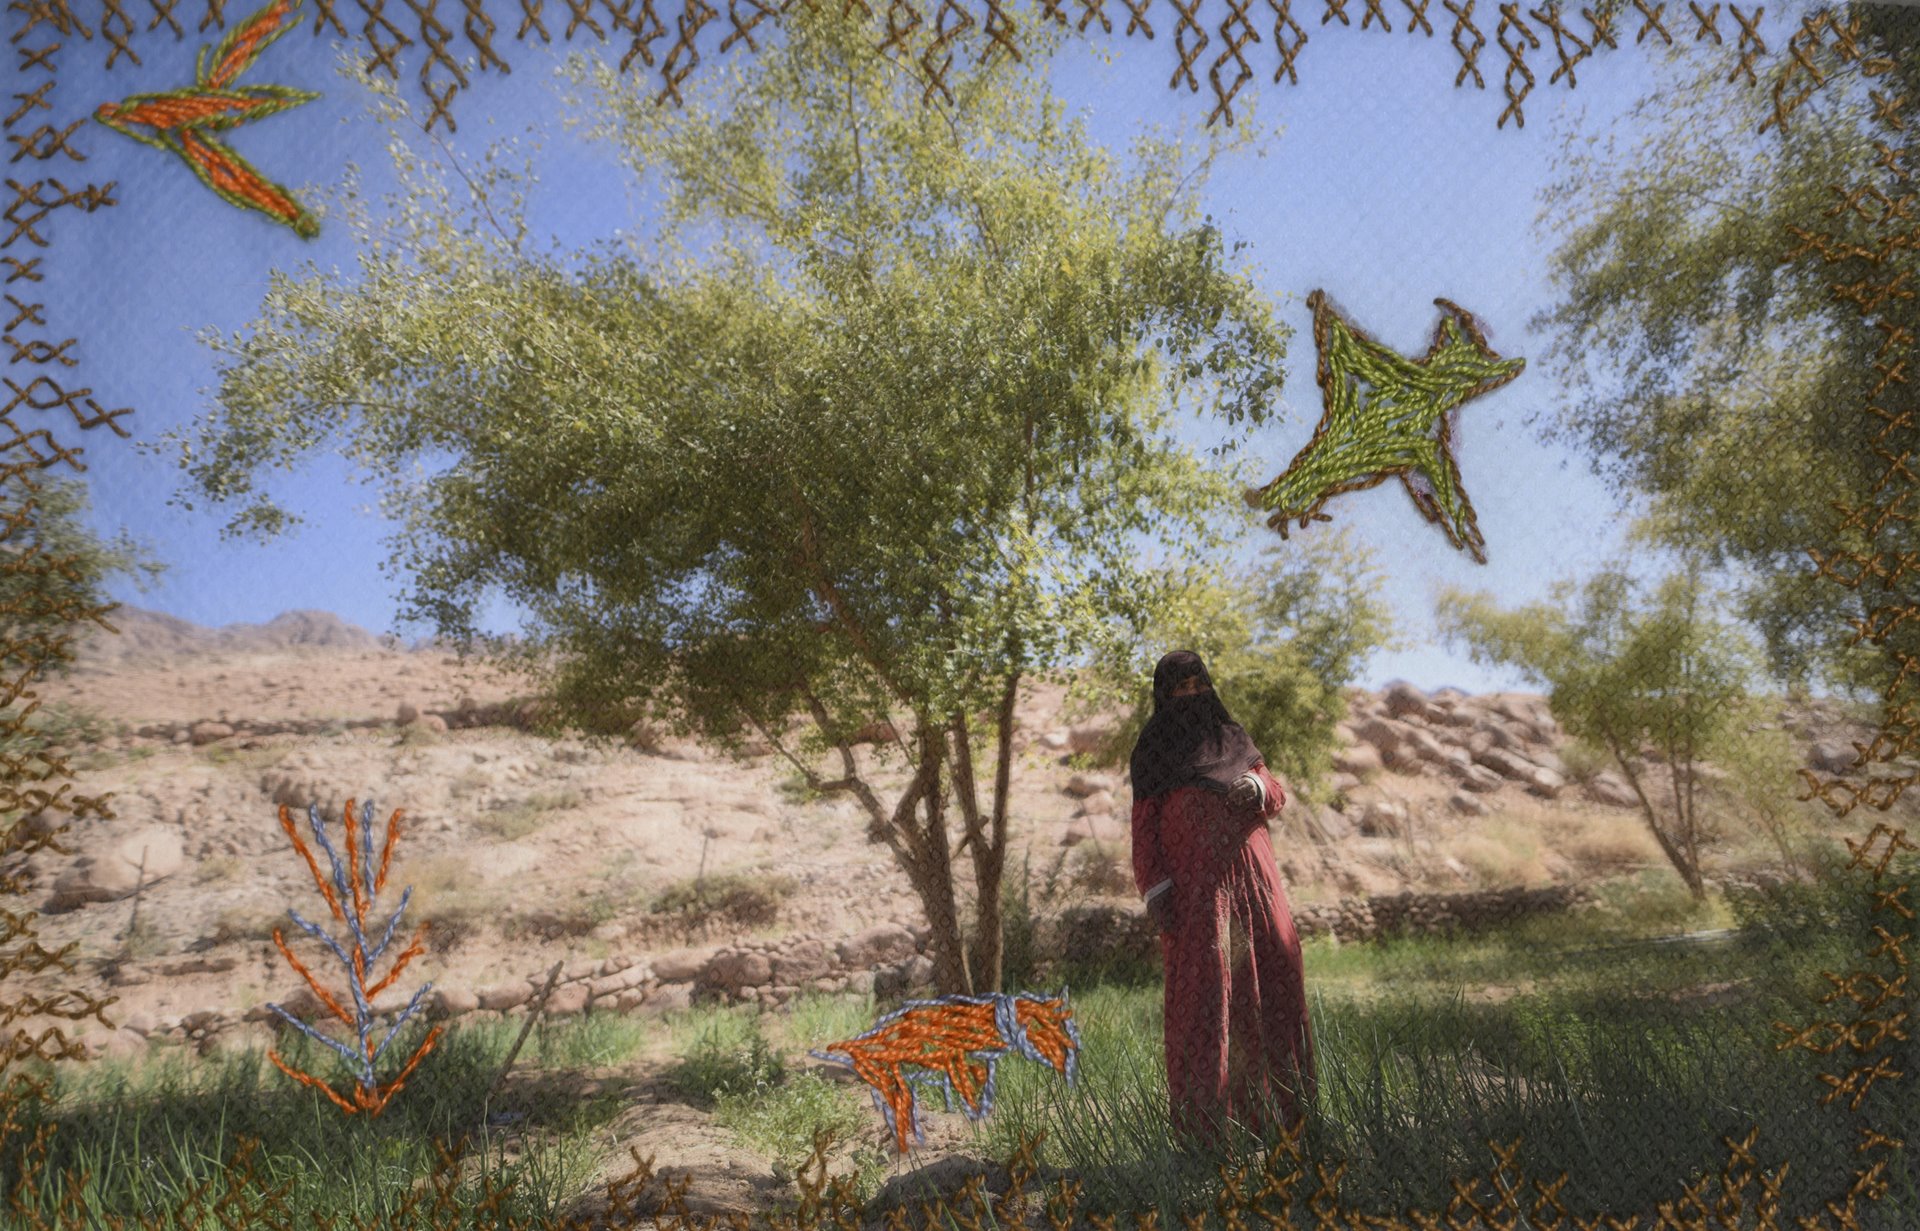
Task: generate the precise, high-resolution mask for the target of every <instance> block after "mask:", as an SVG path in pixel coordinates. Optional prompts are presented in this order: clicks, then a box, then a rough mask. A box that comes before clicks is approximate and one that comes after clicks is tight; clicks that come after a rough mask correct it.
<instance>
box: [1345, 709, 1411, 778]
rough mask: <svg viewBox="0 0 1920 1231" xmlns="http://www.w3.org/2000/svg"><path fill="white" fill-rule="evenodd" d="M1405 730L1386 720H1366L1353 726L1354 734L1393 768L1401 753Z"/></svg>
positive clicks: (1397, 724)
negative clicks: (1402, 736) (1402, 737)
mask: <svg viewBox="0 0 1920 1231" xmlns="http://www.w3.org/2000/svg"><path fill="white" fill-rule="evenodd" d="M1404 731H1405V728H1404V727H1402V726H1401V725H1400V724H1399V723H1397V722H1393V721H1391V720H1390V719H1386V718H1365V719H1362V720H1361V721H1359V722H1357V723H1355V724H1354V725H1353V733H1354V734H1355V735H1357V736H1359V737H1360V739H1361V740H1362V741H1363V742H1364V743H1367V744H1371V745H1372V746H1373V748H1374V750H1375V751H1377V752H1378V753H1379V754H1380V759H1381V761H1382V762H1384V763H1385V764H1386V765H1388V766H1391V765H1393V763H1394V758H1395V757H1397V756H1398V755H1399V752H1400V739H1401V735H1402V732H1404Z"/></svg>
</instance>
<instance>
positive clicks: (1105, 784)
mask: <svg viewBox="0 0 1920 1231" xmlns="http://www.w3.org/2000/svg"><path fill="white" fill-rule="evenodd" d="M1112 790H1113V779H1112V777H1110V776H1109V775H1107V774H1075V775H1074V776H1073V777H1072V778H1069V779H1068V780H1067V785H1066V792H1067V794H1069V795H1071V796H1073V797H1074V798H1076V799H1085V798H1086V797H1087V796H1089V795H1095V794H1098V793H1099V792H1101V791H1109V792H1110V791H1112Z"/></svg>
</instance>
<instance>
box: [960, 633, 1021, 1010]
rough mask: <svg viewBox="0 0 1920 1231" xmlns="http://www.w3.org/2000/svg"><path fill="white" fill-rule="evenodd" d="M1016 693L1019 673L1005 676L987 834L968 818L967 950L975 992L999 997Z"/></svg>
mask: <svg viewBox="0 0 1920 1231" xmlns="http://www.w3.org/2000/svg"><path fill="white" fill-rule="evenodd" d="M1019 691H1020V672H1018V671H1013V672H1009V673H1008V675H1007V683H1006V687H1005V688H1004V689H1003V690H1002V692H1001V695H1000V709H999V713H998V714H996V715H995V724H996V725H995V731H994V734H995V737H996V741H995V754H996V757H997V761H996V763H995V765H994V771H993V809H992V813H991V818H990V821H989V822H988V823H989V825H990V829H989V831H988V832H985V833H982V832H980V818H979V816H978V809H977V807H976V808H975V811H974V815H972V816H971V817H970V818H969V819H970V821H971V822H972V823H973V826H974V834H973V851H972V853H973V883H974V888H975V891H976V893H975V906H974V931H973V949H972V958H973V961H972V970H973V983H974V990H975V991H976V992H1001V991H1005V990H1007V989H1006V988H1005V987H1004V986H1003V985H1002V981H1003V980H1004V978H1005V971H1004V969H1003V966H1004V960H1005V954H1006V931H1005V922H1004V920H1003V919H1002V917H1001V913H1000V894H1001V887H1002V886H1003V885H1004V884H1005V879H1006V867H1007V797H1008V787H1009V785H1010V783H1011V780H1012V772H1013V711H1014V701H1015V699H1016V698H1017V697H1018V695H1019ZM965 731H966V727H965V724H964V721H963V722H962V724H961V725H960V727H959V734H958V735H957V736H956V739H957V740H958V742H959V747H958V751H959V752H960V758H959V759H960V762H961V763H963V764H965V765H966V767H967V770H966V773H967V782H966V790H967V797H968V798H972V797H973V787H974V781H973V750H972V745H971V742H970V741H968V740H967V738H966V734H965Z"/></svg>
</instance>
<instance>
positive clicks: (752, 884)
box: [649, 872, 793, 926]
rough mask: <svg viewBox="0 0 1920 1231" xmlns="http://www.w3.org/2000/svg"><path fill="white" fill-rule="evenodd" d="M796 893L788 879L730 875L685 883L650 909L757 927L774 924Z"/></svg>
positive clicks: (660, 897) (666, 892) (659, 896)
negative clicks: (784, 902) (782, 905)
mask: <svg viewBox="0 0 1920 1231" xmlns="http://www.w3.org/2000/svg"><path fill="white" fill-rule="evenodd" d="M791 892H793V881H792V880H791V879H789V878H787V877H784V876H744V875H741V874H740V873H737V872H730V873H726V874H723V875H719V876H708V877H700V878H696V879H694V880H689V881H681V882H680V883H679V884H676V885H673V886H670V887H669V888H667V889H664V890H662V891H661V892H660V893H658V894H657V895H655V897H654V899H653V903H652V905H651V907H650V908H649V909H651V910H652V911H653V913H654V914H656V915H676V914H677V915H683V916H686V917H687V918H688V920H689V921H697V920H703V919H708V918H715V917H724V918H726V919H729V920H732V921H733V922H736V923H742V924H748V925H753V926H758V925H764V924H768V923H772V922H773V921H774V920H775V919H776V918H778V917H779V914H780V902H781V900H782V899H784V898H785V897H786V896H787V895H788V894H789V893H791Z"/></svg>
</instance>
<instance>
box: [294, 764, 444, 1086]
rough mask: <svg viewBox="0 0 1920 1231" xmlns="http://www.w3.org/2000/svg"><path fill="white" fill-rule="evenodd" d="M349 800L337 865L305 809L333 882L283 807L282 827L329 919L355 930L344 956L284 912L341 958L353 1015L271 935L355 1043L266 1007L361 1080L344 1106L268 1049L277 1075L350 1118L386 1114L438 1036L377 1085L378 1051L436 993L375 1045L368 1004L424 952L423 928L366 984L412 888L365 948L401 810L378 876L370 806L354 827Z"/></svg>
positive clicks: (314, 810)
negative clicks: (377, 938) (344, 838)
mask: <svg viewBox="0 0 1920 1231" xmlns="http://www.w3.org/2000/svg"><path fill="white" fill-rule="evenodd" d="M353 803H354V801H353V800H351V799H349V800H348V801H347V806H346V808H345V809H344V811H343V815H342V818H341V819H342V821H343V822H344V824H345V827H346V831H347V858H346V862H345V863H342V862H341V860H340V855H339V853H338V852H336V851H335V850H334V849H333V843H331V842H329V841H328V840H327V830H326V826H325V825H323V824H322V823H321V820H320V809H319V807H318V806H317V805H313V806H309V807H308V808H307V820H308V822H309V824H311V825H312V827H313V837H314V840H315V841H316V842H318V843H319V844H320V849H322V850H324V851H325V852H326V853H327V860H328V862H329V863H330V864H331V865H332V868H333V876H332V879H331V880H329V879H328V878H327V877H325V876H322V875H321V873H320V864H319V862H318V861H316V860H315V859H314V857H313V852H312V851H311V850H310V849H309V848H308V847H307V844H306V843H305V842H303V841H301V839H300V834H299V833H298V832H297V831H296V830H295V828H294V824H293V814H292V812H291V811H289V810H288V808H287V806H286V805H285V804H282V805H280V828H282V829H284V830H286V831H287V837H289V838H291V839H293V847H294V849H295V850H297V851H299V852H300V855H301V857H302V858H304V859H305V860H306V861H307V868H308V870H309V871H311V872H312V873H313V883H314V884H315V885H317V886H319V889H320V896H322V897H324V898H325V899H326V900H327V906H328V907H329V908H330V909H331V910H332V911H333V917H334V918H335V919H337V920H339V921H340V922H342V923H345V924H346V925H347V928H348V930H349V931H350V932H351V933H352V936H353V952H352V954H351V955H349V954H348V953H347V951H346V950H344V949H342V948H341V947H340V945H339V943H338V942H337V941H335V940H334V938H333V937H332V936H330V935H328V934H327V933H326V931H325V930H323V929H322V928H321V927H319V926H318V925H317V924H314V923H310V922H308V921H307V920H305V919H302V918H301V917H300V914H299V912H298V911H295V910H288V911H287V914H288V915H290V916H292V918H293V921H294V922H295V923H297V924H299V925H300V926H301V928H303V929H304V930H306V931H307V932H308V933H309V934H311V935H312V936H314V937H315V938H316V939H318V940H319V941H320V942H321V943H322V944H324V945H326V946H327V948H329V949H331V950H333V955H334V956H335V957H336V958H338V959H339V960H340V965H341V966H342V967H343V968H344V969H345V970H346V972H347V988H348V990H349V991H350V992H351V993H352V997H353V1012H352V1013H348V1012H347V1010H346V1009H345V1008H344V1007H343V1006H342V1005H341V1003H340V1001H339V1000H338V999H337V998H335V997H334V996H333V994H332V993H330V992H328V991H327V989H326V988H324V987H322V986H320V983H319V981H318V980H317V979H315V978H314V977H313V975H312V973H311V972H309V971H308V970H307V968H306V966H305V965H304V964H303V963H302V962H301V961H300V959H299V958H297V957H295V956H294V954H293V950H291V949H289V948H287V942H286V941H285V940H283V939H282V938H281V935H280V929H278V928H275V929H274V930H273V943H274V945H275V946H276V947H277V948H279V950H280V954H281V956H282V957H285V958H286V959H287V964H288V965H289V966H291V967H293V968H294V969H295V970H296V971H298V972H300V977H301V978H303V979H305V980H306V981H307V986H308V987H310V988H312V989H313V994H314V995H315V996H317V997H319V999H320V1003H321V1004H322V1005H324V1006H326V1008H327V1010H328V1012H330V1013H331V1014H332V1015H333V1016H334V1017H336V1018H338V1019H339V1020H340V1021H341V1023H342V1024H344V1025H345V1026H347V1027H348V1028H349V1029H350V1030H352V1031H353V1032H354V1034H355V1035H356V1036H357V1040H358V1044H359V1046H358V1048H357V1049H356V1048H349V1047H348V1046H347V1045H346V1044H344V1043H340V1042H338V1041H336V1040H334V1039H330V1038H328V1037H327V1036H326V1035H324V1034H321V1033H320V1032H319V1031H317V1030H315V1029H314V1028H313V1027H311V1026H309V1025H307V1024H306V1023H305V1022H303V1021H301V1020H299V1019H298V1018H296V1017H294V1016H293V1015H292V1014H290V1013H288V1012H287V1011H286V1010H285V1009H284V1008H282V1007H281V1006H279V1005H277V1004H269V1005H268V1006H267V1008H269V1009H271V1010H273V1011H274V1012H275V1013H278V1014H279V1015H280V1016H281V1018H282V1019H284V1020H285V1021H287V1022H288V1023H289V1024H291V1025H292V1026H294V1027H295V1028H296V1029H298V1030H300V1031H301V1032H302V1033H304V1034H306V1035H307V1037H309V1038H311V1039H314V1040H315V1041H317V1042H319V1043H321V1044H323V1045H325V1046H327V1047H330V1048H332V1049H333V1050H334V1051H336V1052H339V1053H340V1055H341V1057H342V1058H344V1059H345V1060H346V1062H347V1063H348V1064H349V1065H351V1066H353V1068H354V1070H355V1071H356V1073H357V1075H358V1076H359V1078H360V1082H359V1084H358V1085H357V1086H355V1087H354V1090H353V1099H352V1101H351V1102H349V1101H348V1100H347V1099H346V1098H344V1097H343V1096H341V1095H339V1094H337V1093H335V1092H334V1090H333V1089H332V1088H331V1087H330V1086H328V1085H327V1084H326V1083H325V1082H323V1081H321V1080H320V1079H319V1078H318V1077H315V1076H313V1075H312V1074H309V1073H303V1072H301V1071H300V1070H298V1069H296V1068H293V1067H291V1066H289V1065H288V1064H287V1063H286V1061H284V1060H282V1059H281V1058H280V1056H279V1054H278V1053H277V1052H274V1051H271V1050H270V1051H268V1052H267V1059H269V1060H271V1061H273V1063H274V1065H275V1066H276V1067H278V1068H279V1070H280V1071H281V1072H283V1073H285V1074H286V1075H287V1076H289V1077H291V1078H293V1079H294V1080H295V1081H297V1082H300V1083H301V1084H303V1085H308V1086H312V1087H313V1088H314V1089H316V1090H318V1091H320V1092H321V1093H322V1094H324V1095H326V1096H327V1097H328V1098H330V1099H332V1100H333V1101H334V1103H335V1104H337V1105H338V1106H339V1107H340V1109H341V1110H342V1111H344V1112H346V1113H347V1114H348V1115H352V1114H354V1113H355V1112H358V1111H364V1112H367V1113H368V1114H370V1115H376V1116H377V1115H379V1114H380V1113H381V1112H382V1111H384V1110H385V1109H386V1106H387V1103H388V1101H389V1100H391V1099H392V1098H393V1096H394V1095H395V1094H397V1093H399V1091H400V1088H401V1087H402V1086H404V1085H405V1084H406V1081H407V1077H408V1076H409V1075H410V1074H411V1073H412V1072H413V1070H414V1066H416V1065H418V1064H419V1063H420V1061H421V1060H422V1059H423V1058H424V1057H425V1056H426V1054H427V1053H428V1052H430V1051H432V1050H433V1048H434V1044H435V1043H437V1042H438V1041H439V1039H440V1031H441V1027H439V1026H437V1025H436V1026H434V1027H433V1029H431V1030H429V1031H428V1032H427V1037H426V1038H425V1039H423V1040H422V1041H421V1043H420V1046H419V1048H418V1049H416V1050H415V1051H414V1053H413V1057H412V1058H411V1059H410V1060H408V1061H407V1063H406V1067H404V1068H403V1069H401V1070H400V1073H399V1075H398V1076H396V1077H395V1078H394V1079H393V1080H392V1081H389V1082H386V1083H385V1084H381V1083H379V1082H377V1081H376V1080H375V1078H374V1071H373V1066H374V1062H375V1061H376V1060H378V1059H379V1058H380V1053H381V1052H383V1051H385V1050H386V1048H387V1044H389V1043H391V1042H392V1041H393V1036H394V1035H395V1034H397V1033H399V1030H400V1027H401V1026H403V1025H405V1024H406V1022H407V1020H408V1019H409V1018H411V1017H412V1016H413V1015H414V1013H415V1012H416V1011H417V1010H418V1009H419V1007H420V1000H421V997H423V996H425V995H426V994H427V992H428V991H430V990H431V989H432V988H433V984H431V983H428V984H426V985H425V986H423V987H421V989H420V990H419V991H417V992H415V993H414V994H413V999H412V1000H411V1001H409V1002H408V1003H407V1007H406V1008H405V1009H403V1010H402V1011H401V1012H400V1014H399V1016H398V1017H396V1018H395V1019H394V1023H393V1026H392V1027H391V1028H390V1029H388V1031H387V1035H386V1038H384V1039H382V1040H381V1041H380V1043H379V1045H378V1046H375V1045H374V1042H373V1025H374V1021H373V1019H374V1012H373V1000H374V998H375V997H376V996H378V995H379V994H380V993H381V992H383V991H385V990H386V988H387V985H388V984H390V983H392V982H393V981H394V980H395V979H397V978H399V977H400V972H401V971H402V970H405V969H406V966H407V963H408V962H410V961H412V960H413V959H414V957H416V956H417V955H418V954H420V953H421V952H423V949H422V948H421V945H420V937H421V935H423V934H424V933H425V932H426V930H427V925H426V924H425V923H422V924H421V925H420V931H419V932H416V933H415V934H414V938H413V943H412V944H410V945H408V946H407V948H406V950H405V951H404V952H402V953H401V954H400V956H399V957H398V958H396V959H395V960H394V964H393V969H392V970H391V971H389V972H388V973H387V977H386V978H384V979H381V980H380V981H379V982H377V983H374V984H372V985H369V984H368V983H367V971H368V968H369V967H371V966H372V965H373V964H374V963H376V962H378V961H379V960H380V955H381V954H383V953H385V952H386V949H387V945H388V943H389V942H390V941H392V939H393V932H394V929H395V928H396V927H398V926H399V924H400V916H401V915H402V914H404V913H405V912H406V909H407V901H408V899H409V898H411V897H412V896H413V887H412V886H408V887H407V889H406V890H405V892H403V893H402V894H401V895H400V905H399V906H398V907H397V908H396V909H395V910H394V912H393V915H392V917H391V918H389V919H388V920H387V926H386V928H385V929H384V930H383V931H382V932H381V935H380V943H378V944H376V945H372V946H369V945H368V943H367V934H368V932H369V930H370V929H369V928H368V927H367V919H368V915H369V913H370V912H371V911H372V909H373V900H374V899H375V898H376V897H378V896H379V894H380V890H381V889H383V888H385V887H386V883H387V869H388V867H389V866H390V865H391V864H392V862H393V847H394V843H395V842H396V841H397V840H398V839H399V836H400V817H401V811H400V810H399V809H397V808H396V809H394V812H393V815H392V816H391V817H389V818H388V819H387V839H386V842H385V844H384V845H383V847H382V849H381V853H380V868H379V872H378V873H377V874H376V873H375V871H374V865H373V804H372V803H371V802H369V803H367V804H366V805H365V807H364V809H363V810H362V812H361V817H360V822H359V824H358V825H356V824H355V823H354V819H353ZM348 905H351V906H352V910H351V911H349V910H347V909H346V907H347V906H348Z"/></svg>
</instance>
